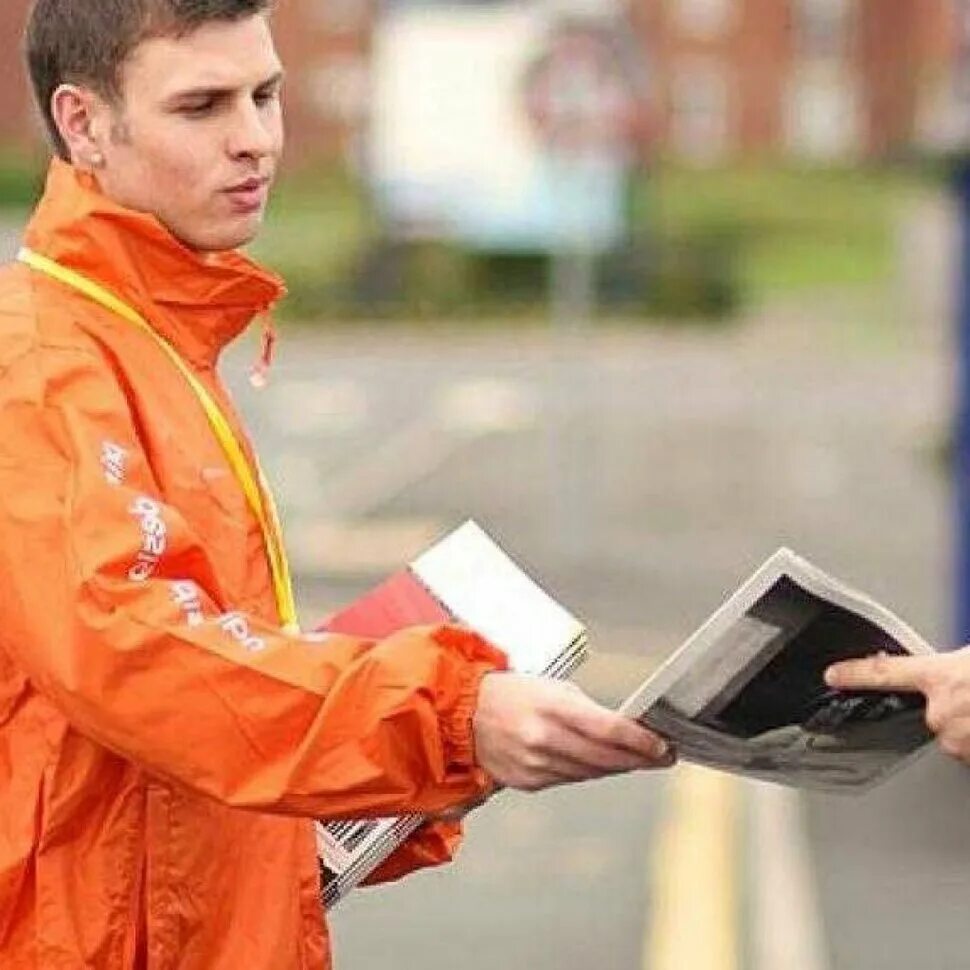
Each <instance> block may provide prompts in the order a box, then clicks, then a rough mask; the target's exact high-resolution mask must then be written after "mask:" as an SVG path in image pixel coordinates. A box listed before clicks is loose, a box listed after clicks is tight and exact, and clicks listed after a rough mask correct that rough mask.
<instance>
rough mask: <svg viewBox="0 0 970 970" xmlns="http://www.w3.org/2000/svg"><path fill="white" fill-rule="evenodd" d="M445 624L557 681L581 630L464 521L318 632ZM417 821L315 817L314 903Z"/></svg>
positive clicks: (328, 897)
mask: <svg viewBox="0 0 970 970" xmlns="http://www.w3.org/2000/svg"><path fill="white" fill-rule="evenodd" d="M449 621H454V622H458V623H461V624H463V625H465V626H468V627H471V628H472V629H474V630H476V631H477V632H478V633H480V634H481V635H482V636H483V637H485V638H486V639H487V640H489V641H490V642H491V643H493V644H495V645H496V646H498V647H500V648H501V649H502V650H504V651H505V653H506V654H507V656H508V658H509V664H510V666H511V667H512V669H514V670H517V671H519V672H520V673H529V674H536V675H542V676H547V677H556V678H567V677H569V675H570V674H571V673H572V672H573V671H574V670H575V669H576V667H577V666H578V665H579V664H580V663H582V661H583V660H584V659H585V657H586V645H587V638H586V629H585V627H584V626H583V624H582V623H580V621H579V620H577V619H576V617H574V616H573V615H572V614H570V613H569V612H568V611H567V610H565V609H564V608H563V607H562V606H560V605H559V603H557V602H556V601H555V600H554V599H553V598H552V597H551V596H549V595H548V594H547V593H546V592H545V591H544V590H543V589H541V588H540V587H539V586H538V585H537V584H536V583H535V582H534V581H533V580H532V579H531V578H530V577H529V576H528V575H527V574H526V573H525V572H524V571H523V570H522V569H520V568H519V566H518V565H516V563H514V562H513V561H512V559H511V558H509V556H508V555H507V554H506V553H505V552H504V551H503V550H502V549H501V548H500V547H499V546H498V545H497V544H496V543H495V542H494V541H493V540H492V539H491V538H490V537H489V536H488V535H487V534H486V533H485V532H484V531H483V530H482V529H481V528H479V526H477V525H476V524H475V523H474V522H466V523H465V524H464V525H463V526H461V527H460V528H458V529H457V530H455V531H454V532H452V533H451V534H450V535H448V536H446V537H445V538H444V539H442V540H441V541H440V542H438V543H436V544H435V545H434V546H432V547H431V548H430V549H428V550H427V551H426V552H424V553H423V554H422V555H421V556H419V557H418V558H417V559H415V560H414V562H412V563H410V564H409V565H408V566H407V567H406V568H405V569H402V570H400V571H399V572H398V573H396V574H394V575H393V576H391V577H390V578H389V579H387V580H386V581H385V582H384V583H382V584H381V585H380V586H378V587H377V588H376V589H374V590H372V591H371V592H370V593H368V594H366V595H365V596H363V597H362V598H361V599H359V600H357V601H356V602H354V603H352V604H351V605H350V606H349V607H348V608H347V609H346V610H344V611H342V612H341V613H338V614H337V615H335V616H333V617H331V618H330V619H329V620H328V621H327V623H326V624H325V628H326V629H327V630H330V631H333V632H343V633H350V634H356V635H358V636H368V637H383V636H389V635H390V634H391V633H393V632H394V631H395V630H398V629H401V628H403V627H406V626H415V625H419V624H427V623H441V622H449ZM423 821H424V819H423V818H421V817H420V816H405V817H401V818H383V819H360V820H353V821H339V822H327V823H321V822H318V823H317V826H316V832H317V853H318V856H319V858H320V873H321V887H322V893H323V900H324V904H325V905H326V906H327V907H328V908H329V907H332V906H333V905H334V904H335V903H336V902H337V901H338V900H339V899H340V898H341V897H343V896H344V895H345V894H346V893H347V892H348V891H349V890H351V889H352V888H353V887H354V886H356V885H357V884H358V883H359V882H360V881H361V880H362V879H364V878H365V877H366V876H367V875H368V873H370V872H371V871H372V870H373V869H375V868H376V867H377V866H379V865H380V864H381V863H382V862H383V861H384V860H385V859H387V858H388V856H390V855H391V853H392V852H393V851H394V850H395V849H396V848H397V847H398V846H399V845H400V844H401V843H402V842H403V841H404V840H405V839H406V838H407V837H408V836H409V835H411V834H412V833H413V832H414V831H415V829H417V828H418V826H420V825H421V824H422V822H423Z"/></svg>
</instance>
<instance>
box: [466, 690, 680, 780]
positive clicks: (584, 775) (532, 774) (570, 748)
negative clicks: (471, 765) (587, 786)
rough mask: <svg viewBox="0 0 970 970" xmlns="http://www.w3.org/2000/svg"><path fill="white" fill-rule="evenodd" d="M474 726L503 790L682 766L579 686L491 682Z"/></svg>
mask: <svg viewBox="0 0 970 970" xmlns="http://www.w3.org/2000/svg"><path fill="white" fill-rule="evenodd" d="M473 723H474V733H475V750H476V755H477V758H478V762H479V764H480V765H481V766H482V767H483V768H484V769H485V770H486V771H487V772H488V773H489V774H490V775H491V776H492V777H493V778H494V779H495V780H496V781H497V782H498V783H499V784H500V785H504V786H507V787H509V788H518V789H521V790H523V791H538V790H539V789H542V788H548V787H550V786H552V785H563V784H568V783H570V782H576V781H587V780H589V779H592V778H600V777H602V776H604V775H614V774H619V773H621V772H626V771H634V770H636V769H640V768H667V767H669V766H670V765H672V764H673V763H674V761H675V757H674V755H673V753H672V751H671V750H670V747H669V746H668V745H667V743H666V742H665V741H664V740H663V739H662V738H660V737H658V736H657V735H656V734H654V733H653V732H652V731H648V730H647V729H646V728H644V727H642V726H640V725H639V724H637V723H636V721H633V720H631V719H630V718H627V717H623V716H622V715H620V714H616V713H614V712H613V711H610V710H608V709H607V708H605V707H601V706H600V705H599V704H597V703H596V702H595V701H593V700H592V699H591V698H589V697H587V696H586V694H584V693H583V692H582V691H581V690H580V689H579V688H578V687H576V686H575V685H574V684H570V683H562V682H560V681H555V680H549V679H546V678H542V677H528V676H524V675H522V674H512V673H495V674H488V675H486V676H485V678H484V679H483V680H482V686H481V691H480V693H479V695H478V708H477V710H476V712H475V717H474V722H473Z"/></svg>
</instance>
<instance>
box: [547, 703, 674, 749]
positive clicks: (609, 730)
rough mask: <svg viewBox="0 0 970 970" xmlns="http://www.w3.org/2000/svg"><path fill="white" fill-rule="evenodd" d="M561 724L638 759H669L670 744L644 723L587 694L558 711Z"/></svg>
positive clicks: (594, 741)
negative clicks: (643, 724) (616, 711)
mask: <svg viewBox="0 0 970 970" xmlns="http://www.w3.org/2000/svg"><path fill="white" fill-rule="evenodd" d="M557 714H558V717H559V719H560V723H562V724H563V725H564V726H565V727H567V728H568V729H569V730H570V731H573V732H575V733H577V734H579V735H581V736H582V737H584V738H585V739H587V741H588V742H589V743H591V744H595V745H598V746H601V747H609V748H615V749H617V750H618V751H622V752H624V753H625V754H632V755H633V756H634V757H635V758H639V759H641V760H642V759H647V760H649V761H657V760H663V759H666V758H667V757H668V755H669V753H670V745H669V744H668V742H667V741H666V740H664V739H663V738H661V737H659V736H658V735H656V734H654V733H653V731H650V730H648V729H647V728H645V727H643V726H642V725H641V724H638V723H637V722H636V721H634V720H632V719H631V718H628V717H623V716H622V715H620V714H617V713H615V712H614V711H611V710H609V709H608V708H605V707H601V706H600V705H599V704H597V703H596V702H595V701H594V700H592V699H591V698H589V697H587V696H586V695H585V694H580V695H578V696H577V697H576V698H575V700H574V702H573V703H571V704H570V705H569V707H568V708H566V709H563V710H560V711H558V712H557Z"/></svg>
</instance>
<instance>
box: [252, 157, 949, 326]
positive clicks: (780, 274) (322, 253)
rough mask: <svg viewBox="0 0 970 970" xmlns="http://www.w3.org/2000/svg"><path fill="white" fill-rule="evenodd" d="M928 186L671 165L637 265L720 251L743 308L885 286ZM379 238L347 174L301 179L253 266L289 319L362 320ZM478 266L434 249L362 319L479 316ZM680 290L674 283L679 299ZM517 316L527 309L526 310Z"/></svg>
mask: <svg viewBox="0 0 970 970" xmlns="http://www.w3.org/2000/svg"><path fill="white" fill-rule="evenodd" d="M931 180H932V176H930V175H927V174H925V173H921V172H918V171H916V170H907V169H902V168H876V167H870V168H813V167H794V166H783V165H761V166H744V167H741V166H737V167H731V168H721V169H703V170H698V169H689V168H682V167H677V166H674V165H669V164H668V165H664V166H662V167H657V168H655V169H653V170H652V171H651V172H649V173H647V174H646V175H644V176H641V177H640V178H639V179H638V180H637V182H636V183H635V185H634V187H633V191H632V193H631V197H632V198H631V207H632V212H633V219H634V227H635V231H634V236H635V239H636V241H637V243H638V245H639V246H641V247H642V252H638V253H635V255H634V258H636V259H640V260H641V261H643V262H644V263H645V262H647V261H650V260H653V261H654V263H655V264H665V263H666V262H673V263H676V264H677V265H678V266H682V265H684V263H685V261H684V260H683V259H680V258H678V257H676V256H675V258H674V259H672V260H668V259H667V258H666V255H665V253H666V252H667V250H678V249H684V248H687V249H690V250H696V251H697V252H699V253H701V261H703V259H704V258H705V257H704V253H705V252H706V251H711V252H714V251H715V250H717V249H720V250H721V253H722V255H721V256H720V257H718V258H719V259H720V261H721V262H722V263H725V267H720V266H716V267H714V268H713V272H714V273H715V274H717V273H722V272H730V273H731V274H733V276H735V277H736V279H733V280H731V281H728V282H725V283H724V285H736V286H737V289H738V291H739V299H740V302H741V303H742V304H751V303H758V302H760V301H764V300H768V299H772V298H777V297H784V296H786V295H801V294H804V293H808V292H810V291H812V290H818V289H826V290H831V289H835V288H843V287H849V286H851V287H858V286H873V285H878V284H879V283H881V282H883V281H884V280H886V279H888V278H889V277H890V275H891V274H892V272H893V270H894V259H895V247H896V240H895V222H896V219H897V216H898V213H899V212H900V210H901V207H902V206H903V205H904V204H905V203H906V202H907V201H909V200H911V199H912V198H914V197H915V194H916V193H917V192H919V191H920V190H923V189H925V187H926V185H927V183H928V182H929V181H931ZM375 239H376V232H375V228H374V223H373V220H372V219H371V218H370V216H369V214H368V212H367V209H366V202H365V198H364V193H363V192H362V190H361V188H360V187H359V186H358V185H356V184H355V183H354V182H353V181H352V180H351V179H350V178H349V177H348V176H346V175H343V174H341V173H338V172H323V173H319V174H318V175H312V174H306V173H304V174H303V175H301V176H300V178H299V179H298V180H289V181H287V182H284V183H283V184H282V185H281V186H280V189H279V191H278V193H277V196H276V199H275V201H274V203H273V206H272V209H271V212H270V216H269V218H268V221H267V225H266V229H265V232H264V234H263V236H262V237H261V238H260V240H259V242H258V243H257V244H256V245H255V246H254V254H255V255H256V256H257V257H258V258H260V259H262V260H264V261H266V262H267V263H269V264H270V265H272V266H274V267H275V268H277V269H278V270H279V271H280V272H281V273H282V274H283V275H284V276H286V278H287V279H288V281H289V284H290V288H291V293H292V297H291V300H290V301H289V306H288V307H287V308H284V313H287V312H288V313H289V315H291V316H296V317H312V316H324V317H333V316H354V315H356V311H355V307H354V303H355V285H356V282H355V280H356V277H358V276H359V273H360V270H361V266H362V265H364V264H365V263H366V261H367V259H368V254H370V255H371V256H373V253H372V252H371V247H372V246H373V243H374V240H375ZM712 243H715V244H716V245H712ZM724 253H728V254H729V257H730V258H729V260H725V258H724ZM474 259H475V257H473V256H471V255H470V254H467V253H462V252H461V251H460V250H459V249H458V247H449V246H448V245H447V244H445V245H443V246H437V247H430V248H428V249H427V250H426V251H424V252H421V253H419V254H418V257H417V258H416V260H415V261H414V263H415V265H416V266H417V270H416V271H415V273H416V276H417V278H416V280H415V281H414V282H413V285H411V286H406V287H405V291H404V292H402V294H401V295H400V298H399V300H398V303H399V304H400V305H399V306H397V307H383V308H380V307H378V308H376V311H375V307H373V306H369V307H367V308H365V311H364V313H365V315H375V312H376V315H378V316H382V315H389V316H393V315H395V312H394V311H395V310H397V311H398V312H399V313H402V314H404V315H411V316H418V317H434V316H435V314H436V313H439V314H449V315H461V314H462V313H463V311H465V312H467V313H468V314H469V315H472V316H476V315H479V314H478V311H479V310H481V307H480V306H478V305H477V304H480V303H481V299H480V298H475V297H473V296H472V295H471V294H470V293H465V295H464V299H463V292H464V288H465V287H466V286H467V287H468V288H470V287H471V286H472V283H473V282H474V281H479V282H480V281H481V280H482V279H486V280H488V279H491V278H492V277H490V276H489V274H488V273H484V274H483V273H482V272H479V271H478V270H476V269H469V265H468V263H469V261H470V260H474ZM686 262H687V263H688V264H690V265H694V264H697V263H698V260H697V259H696V258H694V259H688V260H687V261H686ZM727 263H730V266H729V267H728V266H727ZM677 272H681V270H679V269H678V270H677ZM493 275H494V274H493ZM488 285H491V284H489V283H488V282H486V283H485V286H486V287H487V286H488ZM542 285H543V281H542V279H541V278H539V279H538V281H537V284H536V287H537V288H536V289H535V290H534V293H533V297H532V300H533V306H532V310H533V312H535V313H536V314H539V313H541V311H542V306H541V293H542ZM668 289H670V288H668ZM683 290H684V283H683V281H682V280H680V279H678V280H677V281H676V285H675V286H674V287H673V291H674V292H676V293H678V294H679V293H681V292H682V291H683ZM438 291H440V292H438ZM677 299H680V297H679V296H678V297H677ZM686 299H688V300H690V299H691V294H687V295H686ZM729 302H730V301H729ZM489 309H490V310H492V311H494V309H495V307H494V306H491V307H486V310H489ZM517 309H518V310H519V311H521V310H522V309H523V307H522V304H521V302H520V303H519V304H517ZM381 310H386V311H387V312H386V313H384V312H381ZM636 310H638V311H642V312H640V313H635V314H634V315H649V314H650V312H651V308H650V306H649V304H644V305H642V306H638V307H637V308H636ZM669 310H670V307H661V311H662V312H667V311H669ZM526 312H528V307H526ZM486 315H487V314H486ZM493 315H494V314H493ZM674 315H676V312H674Z"/></svg>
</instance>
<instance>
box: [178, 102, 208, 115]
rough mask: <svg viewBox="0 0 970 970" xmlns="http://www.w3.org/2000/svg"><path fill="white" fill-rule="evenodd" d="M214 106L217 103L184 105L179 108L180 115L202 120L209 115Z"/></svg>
mask: <svg viewBox="0 0 970 970" xmlns="http://www.w3.org/2000/svg"><path fill="white" fill-rule="evenodd" d="M214 106H215V102H213V101H196V102H193V103H191V104H183V105H182V106H181V107H180V108H179V113H180V114H183V115H185V116H186V117H188V118H201V117H202V116H203V115H207V114H209V113H210V112H211V111H212V109H213V107H214Z"/></svg>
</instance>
